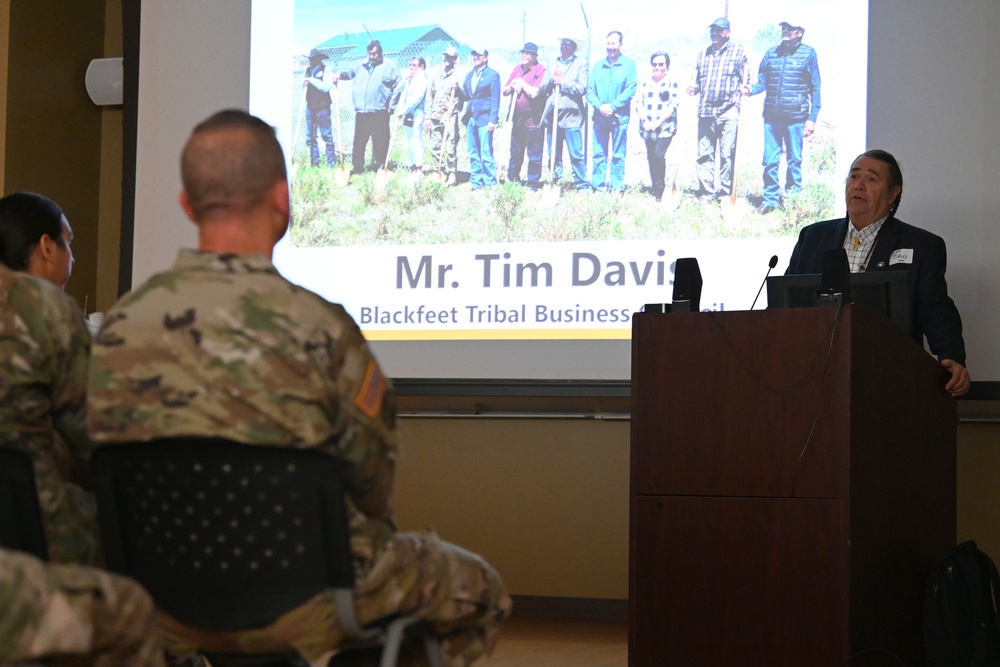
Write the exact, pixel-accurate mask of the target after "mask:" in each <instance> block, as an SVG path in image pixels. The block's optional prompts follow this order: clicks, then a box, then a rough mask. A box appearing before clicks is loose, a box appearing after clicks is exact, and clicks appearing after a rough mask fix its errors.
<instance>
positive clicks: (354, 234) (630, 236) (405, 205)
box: [289, 26, 843, 247]
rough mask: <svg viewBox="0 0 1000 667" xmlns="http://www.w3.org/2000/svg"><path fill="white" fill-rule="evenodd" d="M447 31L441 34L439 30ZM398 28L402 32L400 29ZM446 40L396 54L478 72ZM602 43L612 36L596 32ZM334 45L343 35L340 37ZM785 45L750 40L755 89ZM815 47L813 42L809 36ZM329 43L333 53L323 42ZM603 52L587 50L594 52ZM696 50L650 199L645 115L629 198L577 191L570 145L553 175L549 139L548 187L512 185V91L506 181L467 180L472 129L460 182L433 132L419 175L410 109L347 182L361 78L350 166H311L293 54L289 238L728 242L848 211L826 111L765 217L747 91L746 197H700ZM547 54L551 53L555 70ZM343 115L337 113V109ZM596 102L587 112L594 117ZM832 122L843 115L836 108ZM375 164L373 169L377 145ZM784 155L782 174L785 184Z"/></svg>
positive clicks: (354, 55) (643, 61)
mask: <svg viewBox="0 0 1000 667" xmlns="http://www.w3.org/2000/svg"><path fill="white" fill-rule="evenodd" d="M438 30H440V28H438ZM388 32H392V31H388ZM439 37H440V39H438V40H436V41H416V42H410V43H408V44H405V45H401V46H400V47H399V48H398V49H395V50H392V51H390V50H389V49H386V53H385V56H386V58H387V59H391V60H393V61H395V62H396V64H397V65H398V66H399V67H400V70H401V71H402V70H405V69H406V64H407V63H409V61H410V60H411V58H414V57H416V56H422V57H424V58H425V59H426V62H427V75H428V77H430V76H433V74H434V73H435V71H437V69H438V68H440V66H441V53H442V51H443V49H444V48H445V47H447V46H452V45H454V46H457V47H458V49H459V51H460V52H461V53H463V58H462V60H461V61H460V62H459V65H458V70H459V72H460V80H461V79H462V78H464V75H465V72H467V71H468V69H469V59H468V57H467V53H468V50H469V48H468V46H467V45H465V44H463V43H461V42H459V41H457V40H453V38H451V37H450V36H449V35H447V33H444V32H443V31H442V35H439ZM594 39H595V40H597V42H599V44H598V46H601V45H603V41H604V40H603V37H601V38H599V39H598V38H596V37H594ZM691 40H692V44H698V45H699V47H700V48H701V45H702V44H703V43H704V42H705V41H706V39H705V36H702V35H698V36H694V35H692V36H691ZM333 41H334V40H332V39H331V42H333ZM780 41H781V33H780V30H779V29H778V28H777V27H776V26H774V27H769V28H766V29H761V30H759V31H758V32H757V34H756V35H755V37H754V39H753V40H751V43H750V44H747V45H746V46H747V60H748V67H749V80H750V82H751V83H755V82H756V80H757V78H756V69H757V66H758V65H759V63H760V60H761V55H762V54H763V52H764V51H766V50H767V49H768V48H770V47H771V46H773V45H774V44H776V43H779V42H780ZM806 41H808V39H807V40H806ZM321 48H322V47H321ZM600 51H601V50H600V49H596V48H592V49H590V50H589V53H590V54H591V55H590V56H587V55H584V56H583V57H585V58H586V57H589V58H590V59H591V60H596V59H597V57H595V55H594V54H599V53H600ZM623 51H625V52H626V53H627V54H628V55H629V56H630V57H632V58H633V59H634V60H635V62H636V66H637V71H638V79H639V82H640V83H641V82H642V81H643V80H644V79H646V78H649V76H650V67H649V54H646V53H633V52H631V51H629V49H627V48H626V49H623ZM696 51H697V49H693V48H691V47H689V46H687V45H685V46H684V47H683V48H679V49H678V52H677V53H675V54H673V56H672V58H673V62H672V66H671V68H670V72H669V74H668V76H669V77H670V78H672V79H673V80H675V81H677V82H678V86H679V89H680V94H679V97H678V104H677V132H676V135H675V136H674V138H673V141H672V143H671V144H670V147H669V149H668V151H667V155H666V162H667V169H666V178H665V181H666V191H665V193H664V195H663V198H662V202H657V201H655V199H654V198H653V197H652V196H651V194H652V193H651V184H650V177H649V170H648V165H647V161H646V147H645V143H644V141H643V140H642V138H641V137H640V136H639V125H640V123H639V121H638V119H637V118H636V117H635V114H634V113H633V119H632V121H631V122H629V127H628V139H627V153H626V160H625V191H624V193H623V194H622V195H617V194H608V193H593V192H582V193H581V192H578V191H576V189H575V188H574V187H573V183H572V171H571V169H570V168H569V156H568V154H567V153H566V151H565V150H564V154H563V156H562V163H563V165H564V172H563V173H564V175H563V176H562V179H561V180H558V179H556V178H554V177H553V173H552V169H551V167H550V162H549V156H548V148H547V145H548V143H547V142H548V138H547V140H546V150H545V153H544V155H543V160H542V162H543V167H542V169H543V171H542V182H543V183H545V184H546V187H545V188H544V189H543V190H542V191H541V192H533V191H530V190H528V189H527V188H524V187H523V186H522V185H520V184H518V183H506V182H504V181H505V176H506V167H507V161H508V159H509V156H510V143H511V127H510V124H509V123H506V122H505V120H504V116H505V115H506V111H507V105H508V103H509V99H510V98H509V97H501V102H500V107H501V112H500V124H499V126H498V127H497V128H496V130H495V132H494V134H493V144H494V150H493V154H494V157H495V159H496V162H497V172H498V176H499V183H498V185H497V187H495V188H493V189H491V190H486V191H482V190H480V191H473V190H472V189H471V187H470V184H469V155H468V150H467V147H466V129H465V128H464V127H460V128H459V130H458V132H459V136H458V148H457V158H458V167H457V174H456V176H457V184H455V185H453V186H446V185H445V184H444V183H442V182H440V180H439V179H438V178H435V177H436V176H438V174H437V173H436V172H433V171H432V167H431V166H432V165H433V164H435V160H434V157H435V156H433V155H432V154H431V149H430V143H431V142H430V141H429V140H428V137H427V135H426V133H425V136H424V158H425V159H424V163H425V165H426V167H427V171H426V172H425V174H424V175H423V176H418V175H416V174H414V173H412V172H411V171H410V168H409V161H410V159H409V156H408V154H407V147H406V136H405V132H404V131H403V126H402V124H401V122H400V120H401V119H400V117H399V115H396V116H394V117H392V119H391V135H390V136H391V139H390V141H391V143H390V148H389V155H388V168H387V172H386V173H383V174H379V175H376V174H375V173H374V172H372V171H368V172H366V173H364V174H356V175H354V176H352V177H351V178H350V180H348V179H347V178H346V171H347V169H348V168H349V167H350V164H351V156H350V150H351V144H352V137H353V135H354V117H355V113H354V108H353V103H352V86H351V84H352V82H351V81H342V82H341V83H340V85H338V86H335V87H334V88H333V89H332V90H331V91H330V93H331V95H332V96H333V104H332V105H331V113H332V115H333V119H332V130H333V137H334V141H335V143H336V144H337V152H338V158H339V159H341V160H343V162H342V163H339V164H343V165H346V166H345V167H343V168H337V169H329V168H326V167H312V166H310V155H309V147H308V146H307V144H306V134H307V131H306V113H305V104H304V98H303V96H302V93H301V87H300V85H301V84H300V82H301V81H302V77H303V75H304V73H305V70H306V67H307V66H308V62H307V59H306V58H305V57H302V56H297V57H295V58H294V61H293V64H292V69H293V76H292V80H293V82H294V90H293V93H292V107H293V108H292V120H293V123H292V146H291V154H292V171H293V173H292V213H293V218H292V219H293V225H292V228H291V231H290V235H289V240H290V241H291V242H292V244H293V245H295V246H298V247H336V246H339V247H343V246H356V245H396V244H400V245H413V244H428V243H449V244H453V243H459V244H461V243H491V242H521V241H525V242H534V241H540V242H545V241H594V240H637V239H650V240H658V239H719V238H758V237H775V236H791V235H795V234H797V233H798V230H799V229H800V228H801V227H802V226H804V225H805V224H808V223H810V222H813V221H815V220H822V219H826V218H831V217H834V216H835V215H836V211H835V202H836V200H837V194H838V193H839V192H840V191H841V189H842V183H843V181H842V175H840V174H837V173H835V172H836V163H837V139H838V137H837V128H836V126H835V125H834V124H833V121H832V120H824V114H821V116H820V119H819V121H818V123H817V124H816V130H815V132H814V133H813V134H812V135H811V136H808V137H806V138H805V139H804V142H803V150H802V154H803V162H802V174H803V176H802V190H801V191H800V192H797V193H791V192H789V193H784V199H783V208H779V209H778V210H776V211H773V212H771V213H769V214H767V215H760V214H758V213H757V212H756V211H755V209H756V208H758V207H759V206H760V205H761V204H762V202H763V196H762V194H763V193H762V191H763V184H762V179H761V155H762V153H763V149H764V133H763V131H762V120H761V109H762V105H763V101H764V98H765V95H764V94H758V95H755V96H752V97H747V98H744V99H743V102H742V110H741V113H740V119H739V133H738V140H737V147H736V159H735V168H734V183H735V190H736V199H735V202H733V203H730V201H728V200H725V199H724V200H722V201H710V202H703V201H699V200H698V199H697V198H696V196H695V194H696V192H697V190H698V185H699V183H698V176H697V173H696V158H697V154H698V146H697V142H698V129H697V128H698V96H697V95H694V96H691V95H687V94H685V92H684V88H685V86H686V84H687V81H688V80H689V79H690V77H691V72H692V71H693V62H688V61H690V60H692V58H691V55H690V54H692V53H694V52H696ZM325 52H326V54H327V55H328V57H329V60H328V61H327V66H329V67H331V68H333V69H334V70H340V69H344V68H349V67H351V66H352V65H354V64H355V63H356V62H357V60H358V52H357V50H356V49H355V50H352V51H350V52H349V55H348V53H347V52H338V50H337V49H336V48H335V47H332V46H331V47H328V48H326V50H325ZM548 56H549V57H547V58H542V59H540V62H542V63H543V64H545V65H546V66H547V67H549V66H550V57H551V46H550V47H549V54H548ZM517 58H518V53H517V52H516V51H512V50H510V49H508V50H506V51H503V50H498V51H497V52H496V53H492V52H491V55H490V62H489V66H490V67H491V68H493V69H495V70H496V71H497V72H498V73H499V74H500V78H501V84H503V82H504V81H506V79H507V75H508V73H509V72H510V71H511V69H512V68H513V66H514V63H516V62H517ZM338 110H339V113H338ZM591 113H592V110H591V109H589V107H588V109H587V111H586V114H585V115H587V116H589V115H590V114H591ZM825 115H826V116H827V118H832V116H830V114H829V113H827V114H825ZM590 126H591V123H589V122H588V123H587V124H586V125H585V128H584V142H583V143H584V152H585V157H586V159H587V165H586V174H587V176H588V178H589V177H590V175H591V165H592V161H591V160H592V156H591V137H590V135H589V130H590ZM365 163H366V164H368V165H370V164H371V163H372V157H371V148H370V146H369V148H368V153H367V154H366V160H365ZM784 166H785V165H784V159H782V163H781V168H780V177H781V180H784ZM522 174H523V171H522Z"/></svg>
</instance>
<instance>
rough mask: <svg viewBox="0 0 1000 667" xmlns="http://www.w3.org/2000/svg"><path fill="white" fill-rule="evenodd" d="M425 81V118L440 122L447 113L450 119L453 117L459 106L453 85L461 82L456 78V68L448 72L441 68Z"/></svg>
mask: <svg viewBox="0 0 1000 667" xmlns="http://www.w3.org/2000/svg"><path fill="white" fill-rule="evenodd" d="M427 81H428V85H427V102H426V103H427V117H428V118H433V119H435V120H441V119H443V118H444V117H445V116H446V115H447V114H449V113H451V117H455V115H456V110H457V109H458V106H459V98H458V93H457V92H456V91H455V83H456V82H457V83H459V84H461V82H462V80H461V79H460V78H459V76H458V68H457V67H453V68H452V69H451V71H450V72H448V71H445V69H444V67H443V66H442V67H440V68H438V69H437V70H436V71H435V72H434V73H433V74H432V75H430V76H428V77H427Z"/></svg>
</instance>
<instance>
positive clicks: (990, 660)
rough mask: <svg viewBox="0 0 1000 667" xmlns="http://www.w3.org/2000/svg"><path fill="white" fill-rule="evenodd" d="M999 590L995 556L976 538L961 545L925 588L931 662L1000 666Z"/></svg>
mask: <svg viewBox="0 0 1000 667" xmlns="http://www.w3.org/2000/svg"><path fill="white" fill-rule="evenodd" d="M998 596H1000V576H998V575H997V566H996V565H995V564H994V563H993V559H992V558H990V557H989V556H987V555H986V554H985V553H983V552H982V551H980V550H979V549H977V548H976V543H975V542H973V541H972V540H969V541H968V542H963V543H962V544H959V545H958V546H957V547H955V549H954V551H952V552H951V555H950V556H948V560H947V561H946V562H945V563H944V565H942V566H941V567H940V568H938V569H937V570H936V571H935V572H934V573H933V574H931V576H930V577H929V578H928V579H927V587H926V589H925V590H924V650H925V653H926V657H927V667H966V666H968V667H986V666H993V665H998V666H1000V622H998V619H997V607H998V606H1000V604H998V603H1000V600H998Z"/></svg>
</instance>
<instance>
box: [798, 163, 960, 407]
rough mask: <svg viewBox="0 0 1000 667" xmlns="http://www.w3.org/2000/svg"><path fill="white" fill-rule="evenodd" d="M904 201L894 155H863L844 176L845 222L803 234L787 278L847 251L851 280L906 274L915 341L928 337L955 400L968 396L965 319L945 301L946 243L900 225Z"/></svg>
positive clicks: (813, 226)
mask: <svg viewBox="0 0 1000 667" xmlns="http://www.w3.org/2000/svg"><path fill="white" fill-rule="evenodd" d="M902 196H903V174H902V172H901V171H900V169H899V163H898V162H897V161H896V158H895V157H893V156H892V155H891V154H890V153H888V152H886V151H883V150H879V149H873V150H869V151H865V152H864V153H862V154H861V155H859V156H858V157H857V158H856V159H855V160H854V162H853V163H852V164H851V171H850V173H849V174H848V175H847V184H846V192H845V198H846V200H847V217H846V218H840V219H837V220H825V221H823V222H817V223H814V224H811V225H809V226H807V227H805V228H803V229H802V231H801V232H800V233H799V240H798V242H797V243H796V244H795V249H794V250H792V258H791V260H790V261H789V263H788V268H787V269H786V270H785V275H792V274H799V273H821V272H822V269H823V253H824V252H826V251H827V250H832V249H835V248H841V247H842V248H844V250H846V251H847V260H848V263H849V264H850V267H851V273H862V272H864V271H899V270H905V271H907V272H908V273H909V289H910V307H911V309H912V311H913V329H914V331H913V335H914V337H915V338H916V339H917V341H918V342H921V343H922V342H923V338H924V336H926V337H927V344H928V345H929V346H930V349H931V352H932V353H933V354H934V355H936V356H937V358H938V360H939V361H940V362H941V365H942V366H944V367H945V368H947V369H948V371H949V372H950V373H951V378H950V379H949V380H948V382H947V384H945V389H946V390H947V391H948V392H949V393H950V394H951V395H952V396H961V395H962V394H964V393H966V392H967V391H969V383H970V378H969V371H968V370H966V368H965V342H964V340H963V339H962V318H961V317H960V316H959V314H958V309H957V308H956V307H955V302H954V301H952V300H951V297H949V296H948V284H947V282H946V281H945V277H944V273H945V268H946V266H947V263H948V262H947V251H946V250H945V244H944V239H942V238H941V237H940V236H937V235H936V234H932V233H930V232H928V231H926V230H923V229H920V228H919V227H914V226H913V225H908V224H906V223H905V222H902V221H901V220H898V219H897V218H896V209H898V208H899V202H900V199H901V198H902Z"/></svg>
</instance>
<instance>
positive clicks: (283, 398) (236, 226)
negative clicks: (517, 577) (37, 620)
mask: <svg viewBox="0 0 1000 667" xmlns="http://www.w3.org/2000/svg"><path fill="white" fill-rule="evenodd" d="M181 173H182V180H183V183H184V190H183V192H182V193H181V204H182V206H183V208H184V210H185V212H186V213H187V215H188V216H189V217H190V218H191V219H192V220H193V221H195V223H196V224H197V225H198V228H199V251H197V252H195V251H181V253H180V255H179V256H178V258H177V261H176V263H175V265H174V267H173V268H172V269H170V270H168V271H166V272H164V273H161V274H159V275H156V276H154V277H152V278H151V279H150V280H149V281H148V282H147V283H146V284H144V285H142V286H141V287H139V288H138V289H136V290H135V291H134V292H133V293H131V294H129V295H127V296H126V297H124V298H123V299H122V300H121V301H120V302H119V303H118V304H117V305H116V306H115V307H113V308H112V309H111V310H110V311H109V312H108V313H107V316H106V319H105V325H104V327H103V328H102V330H101V332H100V333H99V334H98V336H97V338H96V339H95V341H94V352H93V359H92V364H91V371H90V385H89V390H88V402H89V404H88V414H89V425H90V434H91V437H92V438H93V439H94V441H95V445H96V446H101V445H104V444H110V443H115V442H122V441H144V440H149V439H152V438H156V437H161V436H185V435H201V436H217V437H223V438H228V439H232V440H236V441H239V442H244V443H246V444H248V445H279V446H286V447H317V448H320V449H322V450H324V451H327V452H329V453H330V454H331V455H333V456H336V457H339V458H341V459H343V460H345V461H347V462H348V463H349V472H348V473H347V478H346V480H345V481H346V484H347V488H348V498H347V502H348V511H349V513H350V523H351V530H352V539H351V546H352V549H353V551H354V555H355V563H356V569H357V573H358V575H357V583H356V587H355V607H356V610H357V614H358V617H359V620H360V621H361V622H362V623H367V622H371V621H374V620H376V619H379V618H382V617H384V616H388V615H391V614H395V613H398V612H404V613H416V614H418V615H420V616H422V617H425V618H427V619H429V620H431V621H434V622H435V624H436V626H437V628H438V630H439V633H440V636H441V640H442V641H441V645H442V648H443V649H444V651H445V653H446V655H447V656H448V660H449V664H450V665H454V666H456V667H459V666H464V665H468V664H470V663H471V662H472V661H473V660H475V659H476V658H477V657H479V656H481V655H482V654H484V653H486V652H488V651H489V650H491V649H492V647H493V645H494V643H495V642H496V638H497V630H498V627H499V625H500V622H501V621H502V620H503V619H504V618H505V617H506V616H507V615H508V613H509V610H510V598H509V596H508V595H507V593H506V591H505V589H504V586H503V583H502V581H501V580H500V577H499V575H497V573H496V572H495V571H494V570H493V569H492V568H491V567H490V566H489V565H488V564H487V563H486V562H485V561H484V560H482V559H481V558H480V557H478V556H476V555H475V554H472V553H470V552H468V551H465V550H463V549H461V548H459V547H456V546H454V545H451V544H448V543H446V542H444V541H442V540H440V539H438V538H437V537H436V536H434V535H430V534H417V533H397V532H396V531H395V525H394V518H393V507H392V476H393V467H394V465H395V460H396V457H397V439H396V424H395V414H394V405H393V403H394V401H393V395H392V392H391V388H390V386H389V381H388V379H387V378H386V377H385V376H384V375H383V374H382V372H381V370H380V369H379V366H378V364H377V363H376V361H375V359H374V357H373V356H372V354H371V351H370V350H369V348H368V345H367V343H366V342H365V339H364V337H363V336H362V334H361V331H360V330H359V329H358V327H357V325H356V324H355V322H354V321H353V320H352V319H351V317H350V316H349V315H348V314H347V313H346V312H345V311H344V309H343V308H342V307H341V306H339V305H336V304H332V303H329V302H327V301H325V300H324V299H322V298H320V297H319V296H317V295H315V294H313V293H311V292H309V291H307V290H305V289H302V288H300V287H297V286H295V285H293V284H291V283H290V282H288V281H287V280H285V279H284V278H282V277H281V276H280V275H279V274H278V272H277V271H276V270H275V268H274V266H273V265H272V263H271V254H272V250H273V247H274V244H275V243H276V242H277V241H278V239H280V238H281V236H282V235H283V234H284V233H285V231H286V228H287V224H288V211H289V208H288V207H289V200H288V184H287V180H286V175H285V163H284V158H283V157H282V154H281V147H280V146H279V145H278V143H277V140H276V139H275V136H274V132H273V131H272V129H271V128H270V127H268V126H267V125H266V124H264V123H263V122H262V121H260V120H259V119H257V118H254V117H253V116H250V115H248V114H246V113H244V112H242V111H223V112H219V113H218V114H216V115H214V116H212V117H211V118H209V119H208V120H206V121H205V122H204V123H202V124H201V125H199V126H198V127H196V128H195V131H194V133H193V134H192V136H191V138H190V139H189V141H188V143H187V145H186V147H185V149H184V154H183V157H182V160H181ZM161 627H162V632H163V636H164V638H165V640H166V641H167V644H168V647H169V648H170V649H171V651H172V652H174V653H176V654H177V655H178V656H180V657H185V656H187V655H190V654H191V653H193V652H195V651H197V650H199V649H200V650H203V651H211V650H235V649H241V650H251V651H252V652H259V651H263V650H268V649H277V648H282V647H287V646H288V645H289V644H291V645H292V646H294V647H295V648H297V649H298V650H299V651H300V652H302V653H303V654H304V655H305V656H306V657H307V658H309V659H310V660H316V659H318V657H319V656H321V655H323V654H324V653H329V652H331V651H332V650H334V649H335V648H336V646H337V645H338V644H339V643H340V641H341V633H340V630H339V628H338V626H337V623H336V617H335V610H334V605H333V600H332V595H331V594H329V593H325V594H321V595H319V596H317V597H316V598H314V599H313V600H312V601H310V602H309V603H307V604H306V605H304V606H303V607H300V608H299V609H296V610H293V611H292V612H289V613H288V614H286V615H285V616H284V617H282V618H280V619H278V621H276V622H275V623H274V624H273V625H271V626H270V627H268V628H264V629H259V630H252V631H244V632H238V633H226V634H219V633H212V634H206V633H204V632H201V631H198V630H197V629H194V628H190V627H186V626H184V625H183V624H181V623H179V622H177V621H176V620H174V619H170V618H165V619H164V620H163V622H162V626H161Z"/></svg>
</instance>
